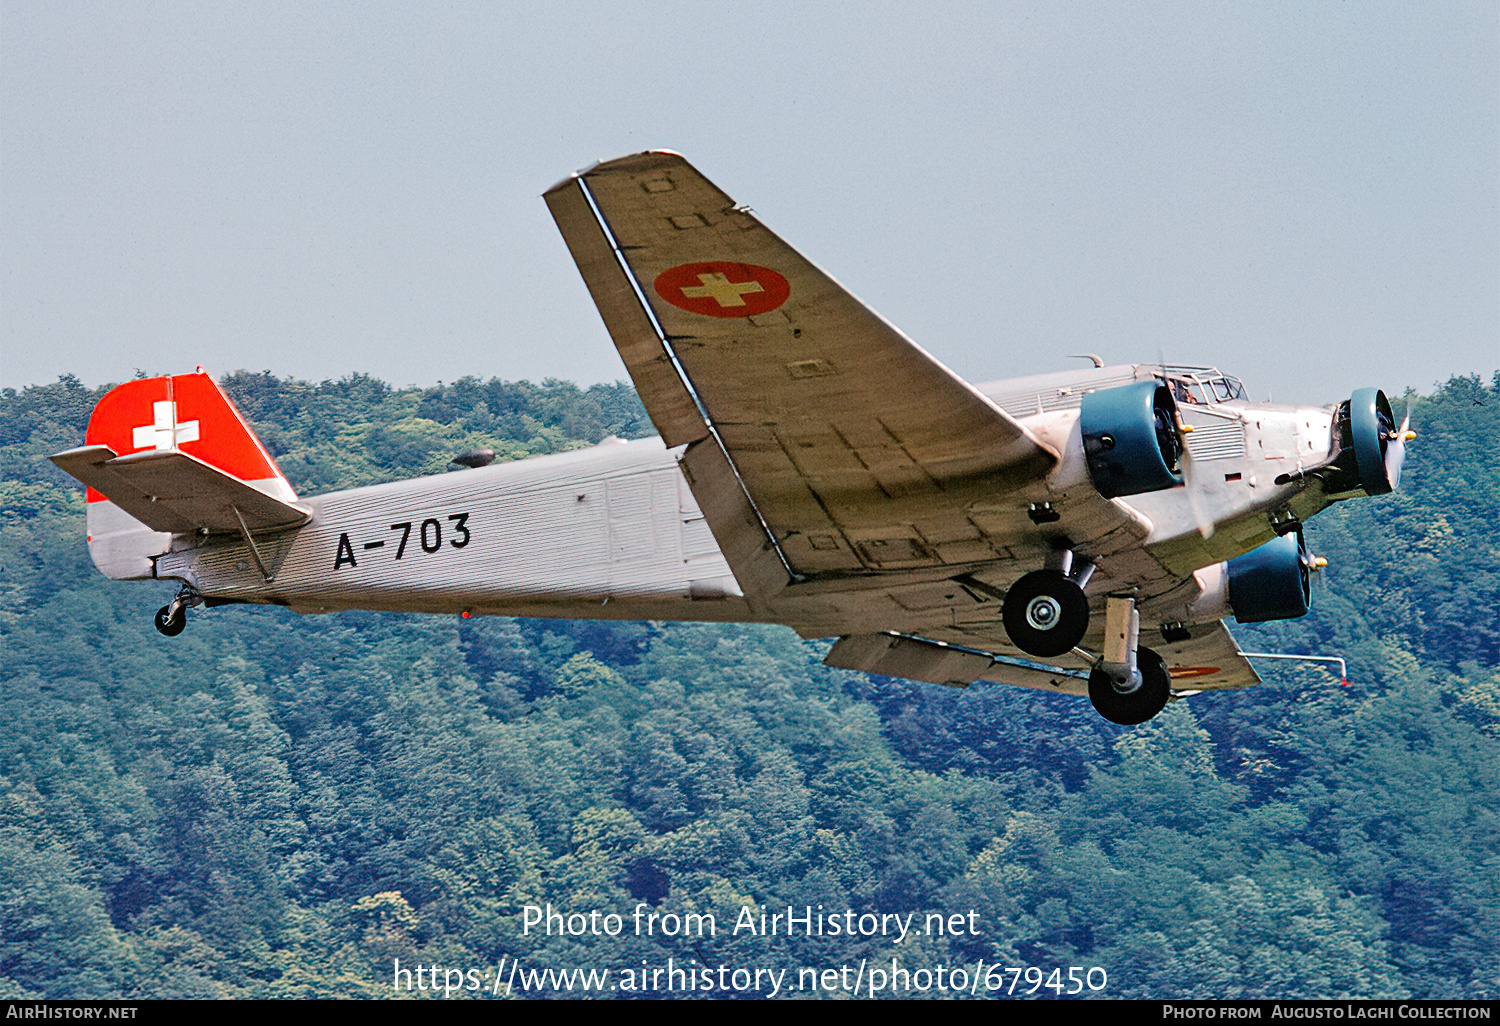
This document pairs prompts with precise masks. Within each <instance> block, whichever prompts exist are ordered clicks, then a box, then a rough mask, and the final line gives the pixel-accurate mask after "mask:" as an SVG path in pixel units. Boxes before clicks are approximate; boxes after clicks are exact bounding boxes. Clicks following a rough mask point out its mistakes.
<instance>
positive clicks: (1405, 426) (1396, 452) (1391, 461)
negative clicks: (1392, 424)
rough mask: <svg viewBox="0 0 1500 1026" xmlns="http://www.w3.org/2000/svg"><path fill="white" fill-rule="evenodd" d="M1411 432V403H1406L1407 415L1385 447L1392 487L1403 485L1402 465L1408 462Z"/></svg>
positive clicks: (1387, 474)
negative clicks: (1407, 451)
mask: <svg viewBox="0 0 1500 1026" xmlns="http://www.w3.org/2000/svg"><path fill="white" fill-rule="evenodd" d="M1410 433H1411V403H1407V404H1406V417H1405V418H1404V419H1403V420H1402V421H1401V426H1400V427H1399V428H1397V429H1396V431H1395V437H1394V438H1392V439H1391V440H1390V443H1389V444H1388V445H1387V446H1386V447H1385V476H1386V477H1387V478H1389V479H1390V482H1391V487H1392V488H1393V489H1394V488H1400V487H1401V467H1402V465H1403V464H1404V463H1405V462H1406V438H1407V436H1408V435H1409V434H1410Z"/></svg>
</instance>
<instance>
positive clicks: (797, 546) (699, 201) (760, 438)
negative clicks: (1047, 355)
mask: <svg viewBox="0 0 1500 1026" xmlns="http://www.w3.org/2000/svg"><path fill="white" fill-rule="evenodd" d="M545 198H546V200H547V204H548V206H549V208H550V209H551V211H552V214H553V217H554V219H555V220H556V221H557V224H558V227H559V228H560V229H561V231H562V234H563V237H564V239H565V240H566V241H567V244H568V247H569V249H570V250H571V251H572V254H573V256H574V259H575V260H576V262H577V264H578V267H579V270H580V272H581V273H582V275H583V278H584V281H585V282H586V283H587V285H588V287H589V290H590V292H591V293H592V295H593V297H594V300H595V302H596V304H597V305H598V307H599V309H600V313H601V314H602V315H603V317H604V321H605V324H606V326H607V327H608V328H609V331H610V334H611V336H612V337H613V339H614V341H615V344H616V346H617V347H618V349H619V351H620V354H621V356H622V357H623V358H624V360H625V365H626V367H627V368H628V370H629V371H630V374H631V377H632V379H633V380H634V382H635V384H636V387H637V390H638V391H639V393H640V396H641V399H642V401H643V402H644V403H645V405H646V409H647V411H648V412H649V413H650V414H651V417H652V420H653V422H654V423H655V424H656V425H657V427H658V429H659V430H660V431H661V433H662V437H663V439H664V440H665V441H666V443H667V444H668V445H683V444H686V445H688V447H689V448H688V452H687V454H686V455H685V457H684V459H683V468H684V470H685V472H686V473H687V475H688V478H689V480H690V481H691V482H693V483H694V485H695V487H694V491H695V493H696V494H697V496H698V499H699V502H700V503H701V504H702V505H703V507H704V512H705V515H706V517H707V519H708V521H709V525H710V527H711V528H712V529H713V531H714V534H715V536H716V538H718V540H719V542H720V545H721V547H722V548H723V549H724V551H725V555H726V557H728V559H729V561H730V565H731V567H732V568H733V569H734V570H735V573H736V576H739V577H741V584H742V586H745V587H746V591H747V593H751V595H752V597H753V594H754V593H755V592H759V593H760V594H761V595H765V594H769V593H774V591H775V590H776V589H777V588H779V587H781V586H784V585H785V584H786V583H787V581H788V579H789V578H790V575H789V573H788V571H790V574H795V575H797V576H799V577H804V578H806V577H816V576H819V575H825V576H835V577H837V576H845V575H848V574H855V573H869V572H873V571H880V570H896V569H914V568H918V567H941V566H944V565H952V564H959V563H963V562H966V561H978V560H982V559H985V558H993V552H991V551H989V550H988V549H987V548H986V545H985V542H984V540H983V539H982V538H981V537H980V536H979V534H978V532H977V531H975V529H974V527H973V525H972V524H971V523H970V522H969V521H968V520H967V519H966V518H965V516H964V509H965V507H966V506H967V505H968V504H970V503H972V502H973V501H975V500H976V498H977V497H981V496H983V497H988V498H990V499H993V498H995V497H996V496H1002V495H1004V494H1006V493H1007V492H1009V491H1011V490H1013V489H1015V488H1017V487H1019V486H1020V485H1023V484H1025V483H1027V482H1029V481H1032V480H1035V479H1037V478H1040V477H1042V476H1044V475H1045V474H1046V473H1047V472H1048V471H1049V470H1050V469H1051V468H1052V467H1053V466H1054V465H1055V464H1056V462H1057V460H1058V455H1057V453H1056V452H1055V451H1053V450H1052V449H1051V448H1050V447H1048V446H1045V445H1043V444H1042V443H1041V442H1039V441H1038V440H1037V439H1036V438H1035V437H1034V436H1033V435H1031V434H1030V433H1029V432H1028V431H1027V430H1026V429H1025V428H1024V427H1022V426H1021V425H1020V424H1019V423H1018V422H1017V421H1016V420H1014V419H1013V418H1012V417H1010V416H1009V415H1008V414H1006V413H1005V412H1004V411H1003V410H1002V409H1000V408H999V407H998V406H997V405H995V403H994V402H992V401H991V400H989V399H988V398H986V397H985V396H983V395H982V394H980V393H979V392H978V391H977V390H975V389H974V388H973V387H972V386H970V385H969V384H968V383H966V382H965V381H963V380H962V379H961V378H959V377H958V376H957V375H955V374H954V373H953V372H952V371H950V370H948V369H947V368H946V367H944V366H942V364H940V363H938V362H937V361H936V360H934V359H933V358H932V357H931V356H929V355H928V354H927V353H925V352H923V351H922V350H921V349H920V348H918V347H917V346H916V345H915V344H913V343H912V342H911V341H910V340H909V339H907V338H906V337H905V336H904V335H902V334H901V333H900V332H899V331H897V330H896V329H895V328H894V327H892V326H891V325H890V324H889V323H887V322H886V321H885V320H884V319H882V318H881V317H880V316H879V315H878V314H876V313H875V312H873V311H872V310H870V309H869V308H868V307H866V306H865V305H864V304H862V303H861V302H860V301H859V300H858V299H856V298H855V297H854V296H852V295H850V294H849V293H848V292H847V291H845V289H844V288H843V287H841V286H840V285H839V284H838V283H837V282H836V281H834V280H833V279H832V278H830V277H829V276H828V275H827V274H825V273H824V272H823V271H821V270H819V269H818V268H817V267H816V266H814V265H813V264H812V263H811V262H810V261H808V260H807V258H806V257H804V256H802V255H801V254H800V253H798V252H797V251H796V250H794V249H793V248H792V247H791V246H789V245H787V244H786V243H785V242H783V241H782V240H781V239H780V238H778V237H777V236H776V235H775V234H773V233H772V232H771V231H769V230H768V229H767V228H766V227H765V226H764V225H762V224H761V223H760V221H759V220H757V219H756V217H755V216H754V215H753V214H752V213H750V212H749V211H748V210H747V209H745V208H743V207H739V206H737V205H736V204H735V202H734V200H732V199H730V198H729V197H728V196H727V195H725V194H724V193H723V192H721V191H720V190H719V189H718V188H717V187H715V186H714V185H713V184H712V183H711V182H709V181H708V180H707V179H706V178H704V177H703V176H702V175H701V174H699V173H698V171H696V170H695V169H694V168H693V167H692V166H691V165H689V164H688V162H687V161H686V160H684V159H683V158H682V157H680V156H678V155H676V154H673V153H664V152H652V153H640V154H636V155H634V156H629V157H623V158H621V159H618V160H612V161H607V162H605V163H602V164H598V165H595V166H594V167H592V168H589V169H588V170H586V171H582V172H579V173H578V174H576V175H573V176H572V177H570V178H568V179H566V180H565V181H563V182H560V183H559V184H558V185H556V186H554V187H553V188H552V189H550V190H548V192H547V194H546V197H545ZM699 485H703V486H704V487H698V486H699ZM767 554H772V555H774V559H770V558H766V556H767ZM747 578H748V579H747Z"/></svg>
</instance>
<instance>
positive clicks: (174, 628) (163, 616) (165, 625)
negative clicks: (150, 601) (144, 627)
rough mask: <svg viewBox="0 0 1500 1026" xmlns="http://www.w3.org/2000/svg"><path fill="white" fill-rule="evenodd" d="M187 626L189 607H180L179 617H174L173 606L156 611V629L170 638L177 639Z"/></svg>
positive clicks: (178, 609)
mask: <svg viewBox="0 0 1500 1026" xmlns="http://www.w3.org/2000/svg"><path fill="white" fill-rule="evenodd" d="M186 626H187V607H186V606H179V607H178V608H177V615H176V616H173V615H172V607H171V606H162V607H161V608H160V609H158V610H157V611H156V629H157V630H159V631H161V632H162V633H163V634H165V635H166V636H167V637H169V638H175V637H177V635H179V634H181V633H182V629H183V628H184V627H186Z"/></svg>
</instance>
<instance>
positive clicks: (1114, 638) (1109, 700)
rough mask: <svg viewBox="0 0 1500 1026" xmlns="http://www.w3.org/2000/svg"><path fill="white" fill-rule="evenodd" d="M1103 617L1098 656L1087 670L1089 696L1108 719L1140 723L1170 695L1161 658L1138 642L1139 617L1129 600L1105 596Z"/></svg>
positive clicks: (1168, 674) (1165, 664)
mask: <svg viewBox="0 0 1500 1026" xmlns="http://www.w3.org/2000/svg"><path fill="white" fill-rule="evenodd" d="M1104 616H1105V620H1104V656H1103V658H1101V659H1100V660H1099V663H1098V665H1097V666H1095V667H1094V669H1093V671H1092V672H1090V673H1089V701H1090V702H1092V703H1094V709H1095V711H1096V712H1098V713H1099V715H1100V716H1103V717H1104V718H1105V719H1106V720H1109V721H1110V722H1111V723H1120V724H1124V725H1125V726H1134V725H1135V724H1137V723H1145V722H1146V721H1147V720H1149V719H1150V718H1151V717H1153V716H1155V715H1156V714H1157V713H1159V712H1161V711H1162V709H1164V708H1166V705H1167V700H1168V699H1169V698H1171V697H1172V675H1171V673H1170V672H1169V671H1168V670H1167V661H1166V660H1165V659H1163V658H1162V657H1161V656H1160V655H1158V654H1157V653H1156V652H1153V651H1152V650H1151V649H1149V648H1139V647H1138V642H1139V640H1140V632H1141V619H1140V614H1139V613H1137V612H1136V608H1135V599H1133V598H1131V597H1129V596H1120V595H1111V596H1110V597H1109V600H1108V605H1106V607H1105V614H1104Z"/></svg>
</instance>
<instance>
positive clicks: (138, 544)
mask: <svg viewBox="0 0 1500 1026" xmlns="http://www.w3.org/2000/svg"><path fill="white" fill-rule="evenodd" d="M51 459H52V462H54V463H56V464H57V465H58V466H59V467H61V468H62V469H63V470H65V471H67V472H68V473H69V474H72V475H73V476H74V477H76V478H78V479H79V480H80V481H82V482H83V483H84V484H86V485H88V492H87V501H88V530H89V552H90V554H91V555H92V556H93V559H94V564H95V565H96V566H97V567H98V568H99V570H100V571H101V572H102V573H104V574H105V575H106V576H108V577H114V578H139V577H151V576H153V572H152V557H154V556H159V555H161V554H162V553H164V552H166V551H167V550H168V548H169V547H170V545H171V540H172V535H174V534H190V533H193V534H199V535H210V534H227V533H250V532H255V531H266V530H277V529H284V528H288V527H294V526H297V525H299V524H302V523H305V522H306V521H307V511H306V510H304V509H302V508H301V507H299V506H297V505H296V502H297V495H296V493H295V492H294V491H293V490H292V486H291V485H290V484H289V483H288V482H287V479H286V477H285V476H284V475H283V474H282V473H281V471H280V470H279V469H278V468H277V466H276V462H275V461H274V460H273V459H271V456H270V454H269V453H268V452H266V450H265V447H264V446H263V445H261V444H260V440H259V439H257V438H256V437H255V434H254V432H252V431H251V430H250V426H249V425H248V424H246V423H245V419H244V418H243V417H241V416H240V414H239V411H238V410H236V409H235V408H234V404H232V403H231V402H230V401H229V398H228V397H227V396H226V395H224V393H223V392H222V391H221V390H220V389H219V386H218V384H217V383H215V382H214V379H213V378H212V377H210V376H209V375H208V374H207V373H206V372H205V371H204V370H203V368H201V367H200V368H198V370H197V371H196V372H195V373H193V374H176V375H171V376H169V377H160V378H140V379H137V380H135V381H127V382H125V384H123V385H119V386H118V387H116V388H113V389H111V390H110V391H109V392H107V393H106V394H105V396H104V398H102V399H100V400H99V403H98V405H96V406H95V407H94V412H93V414H92V415H91V416H90V418H89V426H88V432H87V434H86V436H85V442H84V445H83V446H82V447H80V448H77V449H69V450H68V451H67V452H61V453H58V454H57V455H55V456H53V457H51Z"/></svg>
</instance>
